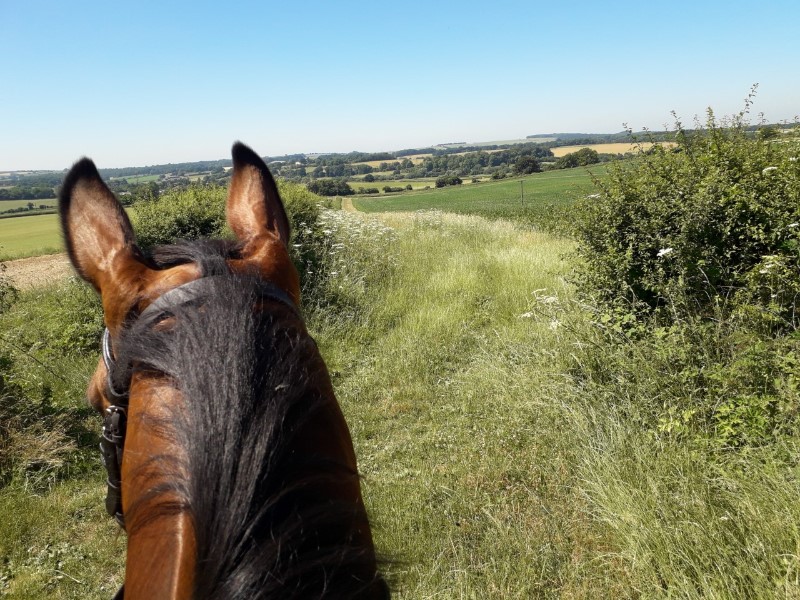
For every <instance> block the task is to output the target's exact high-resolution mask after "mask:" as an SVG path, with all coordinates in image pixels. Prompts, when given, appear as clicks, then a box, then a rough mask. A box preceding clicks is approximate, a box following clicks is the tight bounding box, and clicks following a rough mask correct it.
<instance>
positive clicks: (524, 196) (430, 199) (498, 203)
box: [353, 166, 605, 214]
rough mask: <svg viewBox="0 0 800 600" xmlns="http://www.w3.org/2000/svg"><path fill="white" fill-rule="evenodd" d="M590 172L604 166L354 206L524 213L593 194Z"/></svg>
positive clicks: (381, 209) (386, 209) (387, 209)
mask: <svg viewBox="0 0 800 600" xmlns="http://www.w3.org/2000/svg"><path fill="white" fill-rule="evenodd" d="M592 172H594V173H595V174H596V175H602V173H604V172H605V167H602V166H598V167H596V168H595V169H592V170H586V169H568V170H562V171H549V172H546V173H536V174H534V175H529V176H527V177H520V178H515V179H506V180H500V181H486V182H484V183H479V184H472V183H463V184H461V185H457V186H449V187H445V188H438V189H431V190H425V191H420V192H415V193H410V194H399V195H393V196H391V197H386V198H377V197H365V198H360V197H356V198H354V199H353V204H354V205H355V207H356V208H357V209H358V210H360V211H363V212H367V213H370V212H396V211H414V210H425V209H438V210H443V211H447V212H455V213H475V214H496V213H498V212H502V211H507V210H513V211H515V212H519V211H522V212H524V211H525V210H536V208H537V207H542V206H544V205H560V206H564V205H569V204H572V203H573V202H574V201H575V200H576V199H578V198H579V197H582V196H586V195H588V194H590V193H592V190H593V183H592V179H591V175H590V173H592ZM381 183H383V182H381ZM373 185H374V184H373ZM388 185H394V184H392V183H389V184H388Z"/></svg>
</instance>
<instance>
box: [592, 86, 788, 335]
mask: <svg viewBox="0 0 800 600" xmlns="http://www.w3.org/2000/svg"><path fill="white" fill-rule="evenodd" d="M749 101H750V99H748V105H747V107H748V108H749ZM746 113H747V108H746V109H745V110H744V111H742V112H741V113H739V114H738V115H736V116H735V117H733V118H732V119H730V120H722V121H718V120H717V119H716V118H715V117H714V114H713V113H712V112H711V111H710V110H709V111H708V118H707V121H706V125H705V127H698V128H697V129H695V130H693V131H688V130H686V129H684V128H683V126H682V125H681V123H680V122H679V121H677V122H676V128H675V144H674V146H665V145H660V146H655V147H653V148H652V149H651V150H649V151H648V152H645V153H643V154H642V155H641V156H640V157H639V158H637V159H636V160H634V161H632V162H631V161H625V162H619V163H616V164H614V165H613V166H612V167H611V168H610V169H609V171H608V176H607V177H606V178H605V179H603V180H602V181H598V182H597V184H598V187H599V194H596V195H593V196H592V197H589V198H587V199H586V200H584V201H583V203H582V206H581V209H580V210H581V211H582V218H581V219H580V221H579V225H578V232H577V236H578V239H579V254H580V256H581V257H582V259H583V261H584V264H585V268H584V269H583V271H582V273H581V275H580V279H581V283H582V284H583V288H584V289H585V290H589V291H590V293H591V294H592V295H593V296H594V297H595V298H596V299H598V300H599V301H600V302H602V303H604V304H610V305H615V306H623V307H624V309H625V310H626V311H629V312H633V313H637V314H648V315H656V316H657V317H659V319H660V320H661V321H662V322H664V321H666V322H674V321H675V320H679V319H681V318H684V317H686V316H688V315H698V314H699V315H706V316H711V315H712V314H713V312H714V310H715V307H716V306H717V305H720V304H722V305H724V306H725V307H726V312H728V313H731V312H733V311H735V310H736V309H746V310H749V312H750V313H751V315H753V314H760V315H761V316H762V317H763V318H765V319H766V320H767V321H768V322H769V324H770V326H772V327H783V328H790V329H795V328H796V327H797V325H798V324H800V322H799V321H798V318H800V315H798V313H797V302H798V297H800V294H799V293H798V292H800V237H799V236H800V226H799V225H800V162H798V156H800V141H798V136H800V131H798V129H797V128H795V129H794V130H792V131H789V132H787V133H784V134H779V135H780V139H775V137H774V136H773V135H758V134H756V135H753V134H752V132H750V131H748V123H747V121H746V120H745V116H746ZM767 131H769V129H767Z"/></svg>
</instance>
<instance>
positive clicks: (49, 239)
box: [0, 214, 63, 260]
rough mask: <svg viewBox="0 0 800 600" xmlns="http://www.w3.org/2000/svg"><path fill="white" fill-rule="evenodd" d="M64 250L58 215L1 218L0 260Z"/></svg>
mask: <svg viewBox="0 0 800 600" xmlns="http://www.w3.org/2000/svg"><path fill="white" fill-rule="evenodd" d="M62 251H63V246H62V244H61V232H60V230H59V226H58V215H56V214H50V215H32V216H29V217H18V218H15V219H0V260H11V259H14V258H22V257H24V256H34V255H37V254H48V253H50V252H62Z"/></svg>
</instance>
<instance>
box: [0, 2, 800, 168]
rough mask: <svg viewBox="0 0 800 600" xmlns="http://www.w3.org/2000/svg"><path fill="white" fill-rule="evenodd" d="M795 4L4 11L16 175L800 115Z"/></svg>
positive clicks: (41, 7) (10, 162) (217, 5)
mask: <svg viewBox="0 0 800 600" xmlns="http://www.w3.org/2000/svg"><path fill="white" fill-rule="evenodd" d="M798 17H800V3H798V2H797V1H796V0H785V1H783V0H781V1H771V0H762V1H761V2H758V3H756V2H739V1H737V0H732V1H731V0H728V1H724V2H723V1H709V2H703V1H702V0H695V1H692V2H684V1H682V0H675V1H671V2H660V1H652V2H642V1H637V2H627V1H623V2H614V1H613V0H606V1H605V2H597V1H592V2H588V1H583V0H573V1H572V2H561V1H557V0H551V1H550V2H539V1H534V0H527V1H510V0H495V1H493V2H469V1H460V2H455V1H450V0H428V1H426V2H419V1H417V0H403V1H399V2H391V3H387V2H375V1H372V2H350V1H347V0H327V1H316V0H306V1H305V2H302V3H299V2H288V1H283V2H280V3H278V2H271V1H261V2H235V1H231V2H226V3H221V2H203V1H202V0H196V1H193V2H168V1H165V0H161V1H159V2H148V1H139V2H135V3H134V2H131V3H117V2H107V1H105V2H81V1H80V0H75V1H72V2H61V1H58V2H41V1H39V0H25V1H18V0H0V170H6V169H16V170H21V169H63V168H66V167H68V166H69V165H70V164H72V162H73V161H74V160H76V159H77V158H79V157H80V156H82V155H88V156H91V157H93V158H94V159H95V161H96V162H97V163H98V165H99V166H101V167H121V166H140V165H148V164H160V163H166V162H182V161H192V160H206V159H207V160H211V159H216V158H223V157H226V156H228V153H229V149H230V145H231V143H232V142H233V141H235V140H237V139H241V140H242V141H244V142H246V143H248V144H250V145H252V146H253V147H254V148H255V149H256V150H257V151H258V152H259V153H260V154H262V155H277V154H283V153H294V152H346V151H350V150H364V151H378V150H393V149H401V148H409V147H412V148H413V147H424V146H428V145H432V144H437V143H443V142H453V141H466V142H474V141H489V140H504V139H513V138H520V137H525V136H526V135H530V134H535V133H550V132H597V133H611V132H616V131H620V130H622V128H623V123H627V124H628V125H629V126H630V127H632V128H633V129H634V130H640V129H642V128H645V127H646V128H650V129H661V128H663V126H664V125H666V124H669V123H671V121H672V118H671V116H670V111H672V110H675V111H676V112H677V113H678V114H679V115H680V116H681V117H682V119H683V121H684V122H685V123H691V122H692V120H693V118H694V117H695V115H700V116H701V117H702V115H703V114H704V112H705V110H706V108H707V107H709V106H711V107H712V108H713V109H714V110H715V112H716V113H717V114H718V115H725V114H732V113H734V112H738V111H739V110H740V109H741V108H742V107H743V99H744V98H745V97H746V95H747V93H748V91H749V89H750V87H751V85H752V84H754V83H758V84H759V90H758V96H757V99H756V103H755V106H754V109H753V112H754V120H755V119H757V114H758V113H760V112H763V113H764V115H765V117H766V118H767V119H768V120H769V121H782V120H793V119H794V117H795V116H796V115H798V114H800V78H798V76H797V72H798V71H797V68H798V67H797V65H798V64H800V36H799V35H797V31H796V25H797V22H798Z"/></svg>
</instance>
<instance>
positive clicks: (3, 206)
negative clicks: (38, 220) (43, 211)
mask: <svg viewBox="0 0 800 600" xmlns="http://www.w3.org/2000/svg"><path fill="white" fill-rule="evenodd" d="M28 202H33V205H34V206H35V207H36V208H39V207H40V206H42V205H44V206H49V207H50V208H55V207H56V205H57V204H58V200H56V199H55V198H47V199H42V200H0V213H3V212H4V211H7V210H10V209H13V208H22V207H27V206H28Z"/></svg>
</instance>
